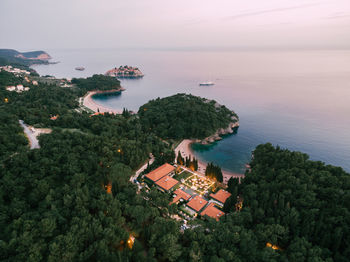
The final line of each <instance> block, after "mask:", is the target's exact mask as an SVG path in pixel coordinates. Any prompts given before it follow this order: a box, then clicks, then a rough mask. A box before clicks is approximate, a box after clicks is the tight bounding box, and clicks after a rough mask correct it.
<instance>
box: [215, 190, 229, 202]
mask: <svg viewBox="0 0 350 262" xmlns="http://www.w3.org/2000/svg"><path fill="white" fill-rule="evenodd" d="M230 196H231V193H229V192H227V191H226V190H223V189H220V190H219V191H218V192H216V193H215V194H210V197H211V198H213V199H214V200H216V201H217V202H219V204H221V205H224V204H225V202H226V200H227V199H228V198H229V197H230Z"/></svg>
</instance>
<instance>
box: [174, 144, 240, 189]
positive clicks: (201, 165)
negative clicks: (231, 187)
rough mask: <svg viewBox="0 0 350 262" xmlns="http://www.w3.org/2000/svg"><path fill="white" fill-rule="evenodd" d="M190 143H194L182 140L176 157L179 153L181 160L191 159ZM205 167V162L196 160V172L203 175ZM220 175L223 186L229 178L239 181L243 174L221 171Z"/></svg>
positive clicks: (192, 154)
mask: <svg viewBox="0 0 350 262" xmlns="http://www.w3.org/2000/svg"><path fill="white" fill-rule="evenodd" d="M192 143H194V140H191V139H184V140H182V142H181V143H180V144H179V145H178V146H177V147H176V149H175V155H176V157H177V155H178V152H179V151H180V152H181V155H182V157H183V158H186V157H188V156H190V155H191V156H192V157H193V156H194V153H193V151H192V149H191V144H192ZM206 166H207V163H206V162H204V161H201V160H199V159H198V170H197V172H198V173H201V174H203V175H204V173H205V168H206ZM222 175H223V178H224V180H223V183H224V184H227V181H228V180H229V179H230V178H231V177H237V178H239V179H240V178H241V177H244V174H238V173H233V172H229V171H225V170H222Z"/></svg>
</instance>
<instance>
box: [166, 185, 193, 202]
mask: <svg viewBox="0 0 350 262" xmlns="http://www.w3.org/2000/svg"><path fill="white" fill-rule="evenodd" d="M174 194H175V195H176V197H174V199H173V201H171V202H170V204H169V205H171V204H174V203H176V202H177V201H179V200H180V199H181V198H182V199H184V200H189V199H190V198H191V195H190V194H187V193H186V192H185V191H183V190H181V189H180V188H178V189H176V190H175V191H174Z"/></svg>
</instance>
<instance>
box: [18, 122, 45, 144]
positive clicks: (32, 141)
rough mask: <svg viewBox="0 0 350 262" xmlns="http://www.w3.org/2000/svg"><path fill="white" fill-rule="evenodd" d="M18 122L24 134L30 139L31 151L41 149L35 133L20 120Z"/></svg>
mask: <svg viewBox="0 0 350 262" xmlns="http://www.w3.org/2000/svg"><path fill="white" fill-rule="evenodd" d="M18 122H19V124H20V125H21V126H22V127H23V129H24V133H25V134H26V136H27V137H28V139H29V143H30V149H35V148H40V145H39V141H38V139H37V138H36V136H35V134H34V132H32V131H31V130H30V129H29V127H28V126H27V125H26V124H25V123H24V122H23V120H19V121H18Z"/></svg>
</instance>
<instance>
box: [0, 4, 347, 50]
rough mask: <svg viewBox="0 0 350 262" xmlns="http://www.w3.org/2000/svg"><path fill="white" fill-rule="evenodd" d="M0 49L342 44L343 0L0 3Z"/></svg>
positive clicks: (344, 30)
mask: <svg viewBox="0 0 350 262" xmlns="http://www.w3.org/2000/svg"><path fill="white" fill-rule="evenodd" d="M0 27H1V33H2V37H1V38H0V47H1V48H5V47H14V48H26V47H27V48H29V47H32V48H34V47H35V48H37V47H42V48H57V47H63V48H72V47H73V48H74V47H77V48H80V47H86V48H89V47H96V48H98V47H187V46H199V47H208V46H209V47H210V46H228V47H230V46H298V47H299V46H330V47H333V46H335V47H348V46H349V44H350V34H349V32H350V1H349V0H263V1H262V0H245V1H243V0H217V1H212V0H186V1H185V0H177V1H166V0H139V1H116V0H60V1H50V0H32V1H28V0H1V3H0Z"/></svg>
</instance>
